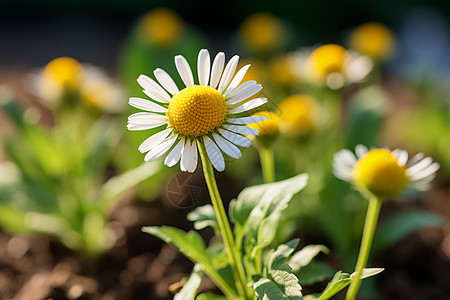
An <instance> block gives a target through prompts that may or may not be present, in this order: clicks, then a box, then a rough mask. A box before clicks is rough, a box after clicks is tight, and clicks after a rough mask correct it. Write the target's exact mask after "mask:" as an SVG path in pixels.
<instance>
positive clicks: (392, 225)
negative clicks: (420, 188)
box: [373, 210, 445, 253]
mask: <svg viewBox="0 0 450 300" xmlns="http://www.w3.org/2000/svg"><path fill="white" fill-rule="evenodd" d="M444 223H445V221H444V218H443V217H441V216H439V215H436V214H433V213H430V212H426V211H423V210H413V211H407V212H401V213H397V214H395V215H394V216H392V217H391V218H389V219H388V220H386V221H385V222H383V224H382V225H381V226H380V228H379V230H378V231H377V234H376V235H375V240H374V245H373V253H376V252H379V251H382V250H383V249H386V248H389V247H391V246H393V245H394V244H395V243H396V242H397V241H399V240H400V239H402V238H404V237H405V236H407V235H408V234H411V233H412V232H414V231H416V230H417V229H419V228H421V227H442V226H443V225H444Z"/></svg>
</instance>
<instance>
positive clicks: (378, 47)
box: [349, 22, 395, 60]
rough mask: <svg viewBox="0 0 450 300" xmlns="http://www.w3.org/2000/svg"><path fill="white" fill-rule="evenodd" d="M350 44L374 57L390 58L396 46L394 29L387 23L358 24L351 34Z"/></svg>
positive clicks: (380, 58)
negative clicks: (387, 25)
mask: <svg viewBox="0 0 450 300" xmlns="http://www.w3.org/2000/svg"><path fill="white" fill-rule="evenodd" d="M349 46H350V48H351V49H354V50H356V51H358V52H360V53H362V54H366V55H368V56H370V57H372V58H374V59H377V60H383V59H386V58H388V57H389V56H390V55H391V54H392V52H393V51H394V48H395V38H394V34H393V33H392V31H391V30H390V29H389V28H388V27H386V26H385V25H383V24H381V23H377V22H369V23H365V24H362V25H360V26H358V27H357V28H356V29H355V30H354V31H353V32H352V33H351V34H350V36H349Z"/></svg>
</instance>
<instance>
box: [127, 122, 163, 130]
mask: <svg viewBox="0 0 450 300" xmlns="http://www.w3.org/2000/svg"><path fill="white" fill-rule="evenodd" d="M164 124H166V122H161V123H160V124H146V125H140V124H127V129H128V130H131V131H136V130H147V129H152V128H156V127H159V126H161V125H164Z"/></svg>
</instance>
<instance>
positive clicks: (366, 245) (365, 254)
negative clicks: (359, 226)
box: [345, 197, 383, 300]
mask: <svg viewBox="0 0 450 300" xmlns="http://www.w3.org/2000/svg"><path fill="white" fill-rule="evenodd" d="M382 202H383V201H382V199H380V198H378V197H373V198H371V199H370V200H369V207H368V209H367V214H366V220H365V223H364V231H363V237H362V241H361V247H360V249H359V255H358V260H357V262H356V267H355V272H356V276H355V277H354V278H353V280H352V282H351V284H350V287H349V288H348V291H347V294H346V296H345V300H354V299H355V297H356V294H357V293H358V289H359V287H360V285H361V274H362V271H363V269H364V267H365V266H366V264H367V260H368V259H369V252H370V248H371V246H372V240H373V236H374V234H375V228H376V227H377V221H378V215H379V213H380V208H381V203H382Z"/></svg>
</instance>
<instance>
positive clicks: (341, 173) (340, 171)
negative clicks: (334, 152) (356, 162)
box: [333, 161, 353, 181]
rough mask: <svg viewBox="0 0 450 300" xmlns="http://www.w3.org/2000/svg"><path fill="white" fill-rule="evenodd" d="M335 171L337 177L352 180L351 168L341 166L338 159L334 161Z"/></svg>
mask: <svg viewBox="0 0 450 300" xmlns="http://www.w3.org/2000/svg"><path fill="white" fill-rule="evenodd" d="M333 173H334V175H336V177H338V178H340V179H342V180H345V181H351V180H352V177H353V173H352V170H351V169H349V168H346V167H342V166H340V165H339V164H338V163H336V161H333Z"/></svg>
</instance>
